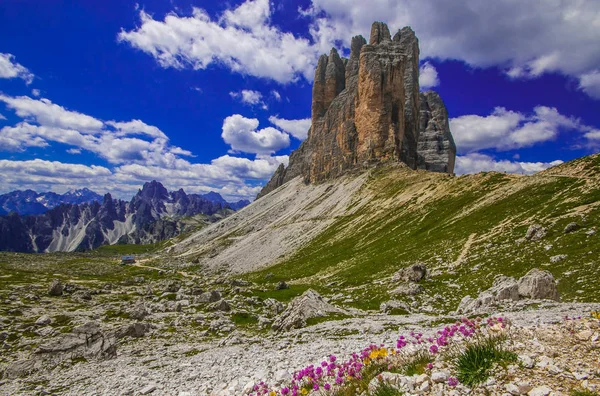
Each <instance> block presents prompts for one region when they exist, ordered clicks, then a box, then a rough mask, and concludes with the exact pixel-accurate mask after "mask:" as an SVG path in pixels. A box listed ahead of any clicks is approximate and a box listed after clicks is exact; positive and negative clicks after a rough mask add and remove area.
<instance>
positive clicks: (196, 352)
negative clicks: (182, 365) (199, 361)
mask: <svg viewBox="0 0 600 396" xmlns="http://www.w3.org/2000/svg"><path fill="white" fill-rule="evenodd" d="M200 352H201V351H200V350H198V349H196V348H194V349H190V350H189V351H186V352H184V353H183V356H186V357H191V356H196V355H197V354H199V353H200Z"/></svg>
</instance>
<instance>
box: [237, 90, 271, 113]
mask: <svg viewBox="0 0 600 396" xmlns="http://www.w3.org/2000/svg"><path fill="white" fill-rule="evenodd" d="M229 96H231V97H232V98H234V99H239V100H240V101H241V102H242V103H244V104H247V105H250V106H256V105H260V106H261V107H262V108H263V109H264V110H266V109H267V105H266V104H265V102H263V95H262V94H261V93H260V92H258V91H253V90H250V89H243V90H241V91H240V92H229Z"/></svg>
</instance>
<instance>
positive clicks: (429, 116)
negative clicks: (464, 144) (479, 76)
mask: <svg viewBox="0 0 600 396" xmlns="http://www.w3.org/2000/svg"><path fill="white" fill-rule="evenodd" d="M419 98H420V106H421V111H420V118H419V143H418V145H417V152H418V155H419V158H418V164H417V166H418V168H419V169H425V170H429V171H432V172H446V173H454V160H455V158H456V144H454V139H453V138H452V134H451V133H450V125H449V124H448V111H447V110H446V106H445V105H444V102H443V101H442V98H440V95H438V93H437V92H434V91H429V92H425V93H421V94H420V95H419Z"/></svg>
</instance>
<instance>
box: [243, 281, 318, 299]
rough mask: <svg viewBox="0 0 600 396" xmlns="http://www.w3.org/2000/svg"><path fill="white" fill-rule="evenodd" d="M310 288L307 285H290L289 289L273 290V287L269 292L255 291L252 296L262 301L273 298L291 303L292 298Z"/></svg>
mask: <svg viewBox="0 0 600 396" xmlns="http://www.w3.org/2000/svg"><path fill="white" fill-rule="evenodd" d="M309 288H310V286H309V285H290V287H289V289H283V290H275V285H273V287H271V290H266V291H256V292H254V293H253V294H254V295H255V296H257V297H259V298H261V299H263V300H266V299H267V298H274V299H275V300H278V301H281V302H288V301H291V300H292V299H293V298H294V297H298V296H299V295H301V294H302V293H304V292H305V291H307V290H308V289H309Z"/></svg>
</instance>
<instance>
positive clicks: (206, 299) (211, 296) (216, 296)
mask: <svg viewBox="0 0 600 396" xmlns="http://www.w3.org/2000/svg"><path fill="white" fill-rule="evenodd" d="M220 299H221V293H219V292H218V291H216V290H213V291H210V292H206V293H202V294H201V295H199V296H197V297H195V298H194V300H195V301H196V303H203V304H205V303H212V302H217V301H219V300H220Z"/></svg>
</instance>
